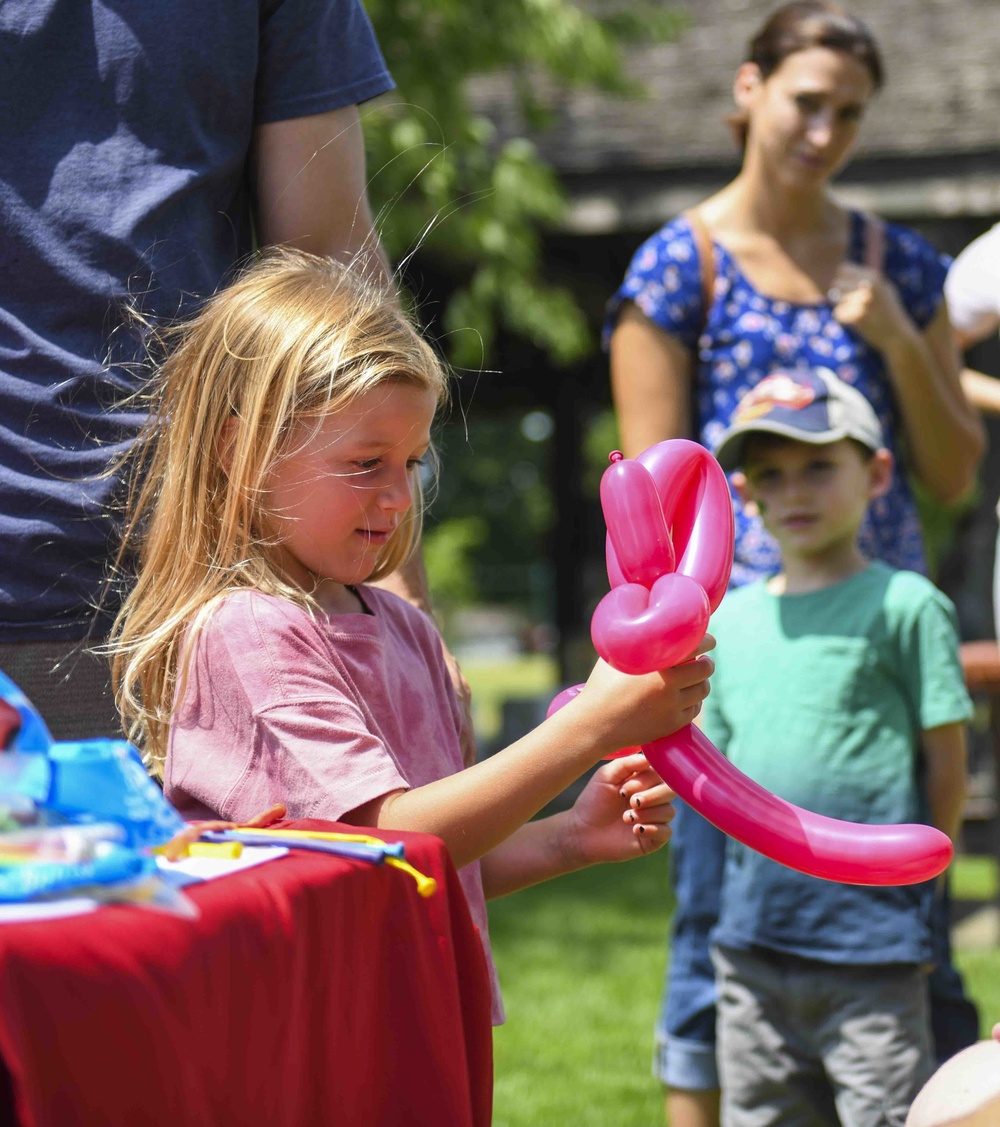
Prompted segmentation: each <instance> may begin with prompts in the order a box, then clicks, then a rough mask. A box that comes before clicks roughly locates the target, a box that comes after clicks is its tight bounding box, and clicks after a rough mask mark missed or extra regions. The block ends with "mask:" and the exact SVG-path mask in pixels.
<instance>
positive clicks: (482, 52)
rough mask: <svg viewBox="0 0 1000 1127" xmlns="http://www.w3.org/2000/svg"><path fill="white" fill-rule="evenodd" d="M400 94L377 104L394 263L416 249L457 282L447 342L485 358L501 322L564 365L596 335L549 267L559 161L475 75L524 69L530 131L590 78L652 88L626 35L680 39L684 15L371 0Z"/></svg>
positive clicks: (523, 0) (371, 137)
mask: <svg viewBox="0 0 1000 1127" xmlns="http://www.w3.org/2000/svg"><path fill="white" fill-rule="evenodd" d="M366 7H367V9H368V12H369V15H370V16H371V19H372V22H373V24H374V26H375V30H376V33H377V34H378V38H379V43H380V44H381V46H382V50H383V52H384V53H385V56H386V60H387V62H388V64H389V68H390V70H391V71H392V74H393V77H394V78H395V80H396V83H397V85H398V92H397V94H398V96H397V97H395V98H392V97H390V98H387V99H383V100H380V101H379V102H378V103H376V104H375V106H373V107H372V108H371V109H370V110H369V111H367V112H366V114H365V136H366V139H367V144H368V150H369V167H370V172H371V184H370V193H371V198H372V202H373V205H374V206H375V208H376V212H377V215H378V223H379V229H380V232H381V237H382V241H383V243H384V245H385V246H386V249H387V251H388V252H389V255H390V257H391V258H392V259H393V261H394V262H400V261H404V260H405V259H406V257H407V256H408V255H410V254H412V253H414V252H415V251H416V250H417V249H418V248H419V250H420V252H421V254H422V255H425V256H428V257H430V258H433V259H435V260H437V261H439V262H441V263H442V264H443V266H444V268H445V269H446V271H447V273H448V274H449V275H450V276H451V277H453V278H455V280H456V283H457V286H456V289H455V290H454V292H453V293H452V296H451V297H450V299H449V301H448V304H447V307H446V309H445V311H444V316H443V329H444V331H445V333H446V334H447V341H448V351H449V354H450V358H451V359H452V361H453V362H454V363H455V364H457V365H460V366H468V367H473V368H479V367H480V366H481V365H482V364H483V362H484V359H485V358H486V357H488V356H489V355H490V353H491V345H492V342H493V339H494V336H495V333H496V330H497V329H498V328H500V327H502V328H503V329H504V330H506V331H508V332H511V333H513V334H515V335H517V336H521V337H524V338H526V339H528V340H530V341H532V342H533V343H534V344H535V345H536V346H538V347H539V348H541V349H542V350H543V351H544V352H546V353H547V354H548V355H549V356H550V358H551V359H552V360H553V361H554V362H556V363H560V364H565V363H569V362H571V361H573V360H575V359H578V358H579V357H580V356H582V355H584V354H585V353H586V352H587V351H588V350H589V349H590V348H591V347H592V346H593V342H592V340H591V334H590V331H589V329H588V326H587V323H586V320H585V318H584V316H583V314H582V312H581V310H580V309H579V307H578V305H577V303H576V301H575V300H574V298H573V296H572V294H571V293H570V292H569V291H568V290H566V289H564V288H560V287H557V286H553V285H551V284H547V283H546V281H545V280H544V278H543V272H542V267H541V254H540V238H541V235H540V231H541V229H542V228H544V227H545V226H551V225H554V224H557V223H558V222H559V221H560V219H561V218H562V216H563V214H564V211H565V207H566V199H565V196H564V194H563V191H562V189H561V187H560V185H559V183H558V180H557V179H556V176H555V173H554V172H553V170H552V169H551V167H550V166H549V165H547V164H546V163H545V162H544V161H543V160H542V159H541V158H540V157H539V155H538V153H537V152H536V150H535V148H534V147H533V146H532V145H531V144H530V143H529V142H528V141H526V140H525V139H523V138H513V139H510V140H507V141H504V142H502V143H500V142H499V141H498V140H497V138H496V134H495V130H494V126H493V124H492V123H491V122H490V120H489V119H488V118H487V117H486V116H485V115H484V114H482V113H479V112H477V111H476V110H475V109H474V108H473V105H472V102H471V101H470V98H469V94H468V89H467V85H468V80H469V79H470V78H472V77H473V76H475V75H483V74H493V73H498V72H499V73H503V74H506V75H509V76H510V77H511V80H512V90H513V95H514V109H515V111H516V112H518V113H519V114H520V115H521V119H522V120H523V121H524V123H525V126H526V127H527V129H528V130H529V131H530V130H533V129H539V128H542V127H544V126H545V125H546V124H548V123H549V122H550V120H551V108H550V105H549V100H550V99H549V95H550V94H551V93H553V92H554V91H558V90H559V89H564V88H567V87H581V86H590V87H595V88H597V89H600V90H604V91H608V92H612V93H617V94H621V95H631V96H635V95H637V94H639V93H640V92H641V90H640V88H639V87H638V86H637V84H636V83H635V82H633V81H632V80H630V79H629V77H628V75H627V73H626V66H625V61H624V55H623V51H622V47H623V45H624V44H626V43H628V42H630V41H635V40H639V39H641V40H642V41H644V42H650V41H653V42H656V41H661V40H664V39H668V38H672V37H673V36H674V35H676V33H677V31H678V30H679V28H680V26H681V24H682V18H681V16H680V15H679V14H678V13H677V12H674V11H672V10H670V9H669V8H668V7H667V6H666V5H665V4H664V3H663V2H662V0H659V2H658V0H632V2H631V3H627V4H626V3H617V2H615V3H610V2H608V0H597V2H595V3H592V4H591V5H589V6H588V7H585V6H584V5H581V4H580V3H577V2H575V0H367V3H366Z"/></svg>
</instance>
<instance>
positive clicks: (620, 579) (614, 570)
mask: <svg viewBox="0 0 1000 1127" xmlns="http://www.w3.org/2000/svg"><path fill="white" fill-rule="evenodd" d="M604 562H605V565H606V566H607V569H608V583H610V584H611V587H612V589H613V588H615V587H620V586H621V585H622V584H623V583H627V582H628V580H627V579H626V578H625V576H624V575H622V569H621V568H620V567H619V566H618V557H617V556H616V555H615V546H614V544H612V543H611V536H610V534H609V535H608V536H606V537H605V538H604Z"/></svg>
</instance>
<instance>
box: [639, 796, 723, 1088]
mask: <svg viewBox="0 0 1000 1127" xmlns="http://www.w3.org/2000/svg"><path fill="white" fill-rule="evenodd" d="M674 806H675V808H676V810H677V813H676V816H675V817H674V821H673V827H672V828H673V833H672V835H671V838H670V868H671V875H672V878H673V884H674V897H675V900H676V905H675V908H674V920H673V934H672V937H671V946H670V964H669V966H668V968H667V976H666V982H665V983H664V991H663V1003H662V1005H661V1008H660V1017H659V1020H658V1022H657V1024H656V1030H655V1038H656V1043H655V1049H654V1053H653V1075H654V1076H655V1077H656V1078H657V1079H658V1080H659V1081H660V1083H661V1084H666V1085H669V1087H671V1088H686V1089H689V1090H695V1091H703V1090H707V1089H710V1088H718V1086H719V1074H718V1071H717V1069H716V1066H715V971H714V969H713V967H712V957H711V954H710V952H709V938H708V937H709V932H710V931H711V930H712V928H713V927H714V926H715V922H716V920H717V919H718V916H719V894H720V891H721V888H722V870H723V864H724V861H725V853H726V839H725V835H724V834H723V833H722V832H721V831H720V830H717V829H716V828H715V826H713V825H712V823H711V822H707V821H705V819H704V818H703V817H702V816H701V815H700V814H696V813H695V812H694V811H693V810H692V809H691V807H690V806H688V805H687V804H686V803H685V802H682V801H681V800H680V799H679V798H678V799H676V800H675V802H674Z"/></svg>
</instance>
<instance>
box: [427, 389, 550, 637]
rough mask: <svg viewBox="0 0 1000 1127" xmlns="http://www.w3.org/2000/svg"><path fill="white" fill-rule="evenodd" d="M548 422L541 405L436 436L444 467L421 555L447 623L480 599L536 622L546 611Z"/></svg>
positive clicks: (471, 422) (448, 429)
mask: <svg viewBox="0 0 1000 1127" xmlns="http://www.w3.org/2000/svg"><path fill="white" fill-rule="evenodd" d="M552 425H553V424H552V417H551V415H550V414H549V413H548V412H546V411H538V410H536V411H528V412H524V411H521V412H519V413H517V412H504V413H502V414H497V413H494V414H491V415H489V416H484V417H482V418H478V419H472V420H469V422H468V424H467V425H466V424H461V425H459V424H453V425H450V426H447V427H445V428H444V430H443V433H442V434H441V435H440V436H439V437H438V439H437V445H438V448H439V450H440V454H441V459H442V461H443V462H444V463H445V464H446V466H447V469H446V472H445V473H443V474H442V475H441V478H440V481H439V483H438V485H437V488H436V491H435V492H436V495H435V496H433V498H432V499H433V508H432V510H431V514H430V516H429V518H428V521H427V530H426V533H425V536H424V559H425V562H426V564H427V575H428V579H429V581H430V585H431V590H432V591H433V592H434V601H435V605H436V606H437V607H438V609H439V611H441V612H443V616H444V619H445V621H446V622H447V621H448V619H449V617H450V612H451V611H453V610H454V609H455V608H456V607H459V606H462V605H466V604H468V603H471V602H475V601H477V600H483V601H486V602H490V603H504V604H508V605H516V606H518V607H520V608H521V609H522V610H524V611H526V612H528V613H529V614H530V616H531V617H532V618H533V619H535V620H536V621H537V620H541V619H546V618H548V617H549V616H550V614H551V609H550V606H549V605H548V604H549V602H550V598H549V596H550V591H549V590H548V585H549V583H550V582H551V578H550V576H551V568H550V567H549V566H548V565H547V564H546V563H545V562H544V559H545V557H546V556H547V555H548V553H547V551H546V547H547V543H546V541H547V537H548V533H549V529H550V526H551V522H552V491H551V489H550V487H549V484H548V474H549V467H550V461H551V435H552Z"/></svg>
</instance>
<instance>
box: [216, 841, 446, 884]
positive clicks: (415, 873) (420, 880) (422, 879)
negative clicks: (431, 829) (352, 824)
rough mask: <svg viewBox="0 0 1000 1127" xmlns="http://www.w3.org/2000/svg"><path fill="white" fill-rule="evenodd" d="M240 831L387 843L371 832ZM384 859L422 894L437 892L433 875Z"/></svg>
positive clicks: (400, 859) (407, 862) (403, 862)
mask: <svg viewBox="0 0 1000 1127" xmlns="http://www.w3.org/2000/svg"><path fill="white" fill-rule="evenodd" d="M238 832H240V833H246V834H260V835H261V836H262V837H276V838H302V839H304V840H306V841H308V840H313V841H354V842H359V843H360V844H362V845H385V844H386V843H385V842H384V841H383V840H382V838H380V837H372V836H371V834H341V833H332V832H328V833H325V832H323V831H321V830H281V829H278V830H268V829H257V828H256V827H247V828H246V829H241V830H239V831H238ZM384 860H385V863H386V864H387V865H392V867H393V868H394V869H400V870H401V871H402V872H404V873H409V874H410V876H411V877H413V879H414V880H415V881H416V882H417V892H418V893H420V895H421V896H433V895H434V893H435V892H437V881H436V880H435V879H434V878H433V877H429V876H427V875H426V873H422V872H420V871H419V870H418V869H415V868H414V867H413V866H412V865H411V864H410V863H409V861H404V860H402V858H400V857H390V856H389V855H388V854H386V856H385V858H384Z"/></svg>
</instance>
